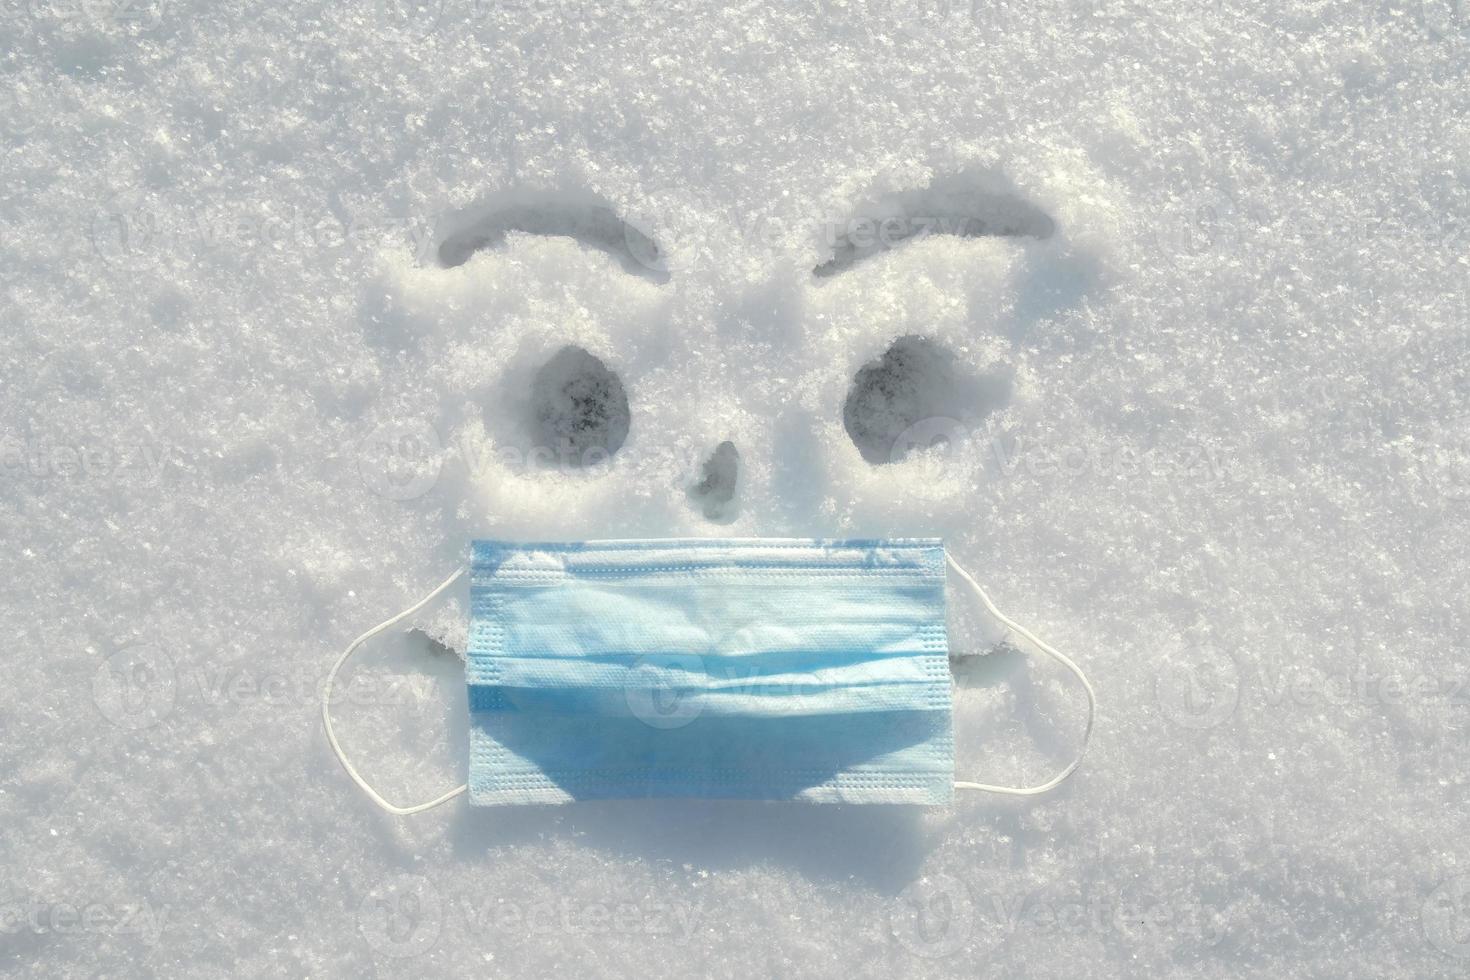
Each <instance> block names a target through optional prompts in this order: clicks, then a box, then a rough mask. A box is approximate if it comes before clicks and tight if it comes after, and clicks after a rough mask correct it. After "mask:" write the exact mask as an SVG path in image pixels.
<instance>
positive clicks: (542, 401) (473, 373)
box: [359, 171, 1088, 536]
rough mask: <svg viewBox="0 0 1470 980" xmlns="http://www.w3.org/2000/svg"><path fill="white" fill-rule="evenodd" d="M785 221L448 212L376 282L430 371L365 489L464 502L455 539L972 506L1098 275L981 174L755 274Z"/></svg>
mask: <svg viewBox="0 0 1470 980" xmlns="http://www.w3.org/2000/svg"><path fill="white" fill-rule="evenodd" d="M778 219H781V216H780V215H771V216H767V215H745V216H739V215H735V216H732V215H731V214H729V213H728V211H720V209H719V208H718V207H708V206H705V207H703V208H701V202H700V201H698V199H697V198H696V197H695V196H693V195H692V194H691V193H689V192H688V191H674V190H670V191H665V192H659V193H657V194H650V195H649V196H648V197H647V198H646V199H645V200H644V202H643V203H642V204H635V205H632V206H625V205H622V204H619V203H618V202H614V201H612V200H610V199H607V198H604V197H601V196H598V195H596V194H593V193H591V192H589V191H584V190H569V191H535V192H525V191H506V192H502V193H498V194H494V195H491V196H489V197H487V198H484V199H482V200H481V201H480V202H479V203H477V204H475V205H473V206H471V207H467V208H463V209H461V210H458V211H454V212H451V213H446V214H444V215H442V216H441V217H440V218H439V219H438V220H437V221H436V222H435V231H434V236H433V240H434V242H437V244H432V245H431V247H429V248H428V249H426V250H423V252H422V253H421V256H420V257H419V258H416V259H405V260H404V261H402V262H401V263H398V264H397V265H395V266H392V267H391V268H390V269H389V270H388V272H387V273H386V275H385V278H384V281H383V285H384V286H385V287H386V288H385V289H384V292H386V293H387V294H388V297H387V302H388V306H387V309H386V310H375V311H374V318H373V319H374V323H373V330H374V331H377V335H376V336H374V337H371V338H370V339H372V341H373V343H375V344H376V345H377V346H379V347H380V348H381V349H382V351H383V355H382V356H383V357H384V358H388V357H393V358H401V357H402V356H403V355H404V354H405V353H407V354H409V355H411V356H412V357H413V358H414V363H415V364H417V365H419V366H421V373H420V375H419V376H418V383H419V385H420V386H421V390H420V391H419V392H415V393H408V394H405V396H404V400H407V399H408V398H409V395H410V394H412V395H413V396H414V397H417V399H418V400H419V401H420V402H421V403H422V404H424V405H426V406H428V412H427V413H425V414H421V415H418V416H416V417H415V416H402V415H401V414H388V413H383V414H378V415H375V416H373V418H372V423H373V432H372V435H370V436H369V437H368V438H366V439H364V440H363V441H362V446H363V447H364V448H363V449H362V450H361V451H360V452H359V460H360V461H361V462H362V465H363V467H364V473H363V478H364V481H365V482H366V483H367V484H368V485H369V487H370V489H372V490H373V492H374V493H377V494H379V495H381V496H385V497H388V498H390V499H398V500H405V501H416V500H420V499H424V500H427V501H434V502H441V503H446V504H451V505H452V506H453V507H454V508H455V509H456V510H457V511H459V512H460V513H461V514H462V515H463V521H464V524H465V529H466V530H467V531H468V530H473V529H474V528H478V527H481V526H483V524H484V523H485V522H486V521H487V520H488V519H491V518H493V519H495V520H497V521H501V522H506V523H509V524H511V525H516V526H519V527H521V528H524V529H525V533H530V532H531V531H532V530H535V531H537V532H538V533H554V534H556V535H558V536H565V535H567V534H569V533H572V531H573V525H574V524H575V523H576V522H575V521H572V520H570V518H571V517H579V518H580V517H585V518H586V523H587V524H588V525H589V526H593V527H604V528H605V527H606V526H607V524H608V523H609V519H610V518H612V519H615V521H616V523H617V525H618V526H621V527H623V528H624V529H626V530H627V531H628V532H630V533H631V532H632V531H633V530H635V529H641V533H673V532H674V531H676V530H680V529H685V530H695V531H697V530H700V529H707V528H709V527H710V525H712V524H714V525H725V526H729V527H731V528H732V530H747V531H748V532H749V533H757V532H759V533H776V532H778V531H782V530H789V531H791V532H795V531H797V530H799V529H805V530H807V531H808V532H810V531H813V530H820V529H824V528H828V527H830V528H832V529H833V530H834V531H836V530H839V529H840V526H841V524H842V522H843V521H846V520H850V519H851V518H850V517H844V516H843V515H842V513H841V511H842V509H843V507H844V506H846V505H844V504H843V503H842V501H844V500H850V501H856V502H857V503H858V505H859V506H862V507H867V508H869V509H878V508H886V509H887V510H888V512H890V513H892V512H893V511H894V508H895V506H896V505H900V504H901V503H902V501H903V500H904V499H905V498H915V497H927V498H929V499H935V498H943V497H950V498H953V499H954V500H956V501H958V500H961V499H962V498H963V496H964V493H965V488H966V487H967V486H970V485H972V484H973V482H974V481H973V476H974V473H975V472H977V467H980V466H983V465H984V464H983V460H981V458H980V456H981V454H980V453H978V452H975V451H974V449H975V447H976V446H977V445H979V444H980V443H981V442H982V441H983V440H984V439H986V438H989V436H990V434H991V427H992V426H993V425H994V417H996V416H998V415H1000V414H1002V413H1003V412H1004V410H1005V409H1006V408H1007V407H1008V405H1009V404H1010V403H1011V401H1012V399H1013V397H1014V394H1015V392H1016V390H1017V385H1018V383H1019V380H1018V379H1019V374H1018V372H1020V371H1021V370H1022V367H1021V365H1020V363H1019V359H1018V358H1017V356H1016V349H1015V348H1016V345H1015V340H1016V338H1017V337H1018V336H1019V335H1021V334H1022V333H1024V331H1025V330H1027V329H1029V328H1030V327H1031V326H1033V325H1034V323H1035V322H1036V321H1038V320H1041V319H1045V318H1046V317H1047V316H1049V315H1051V314H1052V313H1054V312H1055V311H1056V310H1057V309H1059V308H1061V307H1065V306H1066V305H1067V304H1068V303H1069V302H1071V301H1072V300H1074V299H1076V298H1078V297H1080V296H1083V295H1085V294H1086V292H1087V288H1088V284H1087V283H1086V282H1085V281H1082V280H1085V279H1086V276H1085V263H1080V262H1079V261H1078V260H1077V259H1076V257H1075V256H1073V255H1070V254H1069V251H1068V250H1069V249H1070V247H1071V246H1070V244H1069V243H1067V242H1066V241H1064V240H1063V239H1064V236H1060V235H1058V234H1057V228H1058V224H1057V221H1056V219H1054V218H1053V217H1052V216H1051V215H1049V214H1048V213H1046V211H1044V210H1043V209H1042V208H1041V207H1040V206H1038V205H1037V204H1035V203H1033V202H1032V201H1031V200H1030V199H1029V198H1028V196H1027V195H1026V194H1023V193H1022V192H1021V191H1019V190H1017V189H1016V187H1015V186H1014V184H1012V183H1011V182H1010V181H1009V180H1008V179H1007V178H1005V177H1004V176H1003V175H1000V174H998V173H995V172H992V171H972V172H965V173H960V174H954V175H947V176H941V177H939V178H936V179H933V180H930V181H929V182H928V183H926V184H924V185H923V186H920V187H917V188H910V189H906V190H900V191H895V192H891V193H883V194H878V195H875V196H874V197H872V198H871V199H869V200H865V201H862V202H859V203H858V204H856V205H855V206H849V207H848V208H847V209H846V210H845V212H844V213H843V216H841V217H837V218H818V219H813V220H811V221H810V222H808V226H807V227H806V228H805V230H803V231H802V232H801V234H800V235H799V236H796V237H798V238H799V239H800V240H802V241H805V242H806V243H807V245H806V246H804V247H806V248H808V249H809V252H808V254H810V255H811V256H812V257H813V260H812V261H810V262H809V264H806V265H805V266H804V267H798V268H795V269H793V268H791V267H790V262H789V261H788V262H786V263H785V264H784V265H783V264H782V262H781V261H779V260H776V261H772V260H770V259H769V258H767V259H766V261H765V265H761V264H760V261H759V259H758V258H757V259H752V258H751V256H752V255H756V256H758V257H759V256H760V255H766V256H769V255H771V254H773V253H775V254H778V255H779V254H780V253H781V251H782V249H781V248H777V247H775V246H773V244H772V243H773V242H776V241H787V240H790V239H791V238H792V237H793V234H792V231H791V229H792V227H793V224H792V222H791V221H790V219H789V216H787V217H786V218H784V219H781V220H778ZM791 254H792V250H791V249H789V248H787V249H786V252H785V255H786V256H788V257H789V256H790V255H791ZM1079 269H1082V270H1084V271H1083V272H1079V271H1078V270H1079ZM1059 297H1060V298H1059ZM409 431H412V432H413V433H416V434H417V436H416V437H415V438H399V436H401V435H402V434H403V433H404V432H409ZM425 447H428V448H429V450H431V451H430V452H429V454H428V455H429V456H430V457H432V458H427V459H426V458H425V453H424V449H425ZM395 454H397V455H396V456H395ZM399 456H401V457H402V458H398V457H399Z"/></svg>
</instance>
